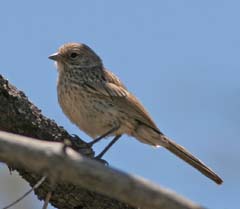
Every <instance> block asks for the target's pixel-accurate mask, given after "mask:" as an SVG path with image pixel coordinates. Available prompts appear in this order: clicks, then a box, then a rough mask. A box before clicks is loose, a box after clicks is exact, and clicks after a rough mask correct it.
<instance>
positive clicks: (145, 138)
mask: <svg viewBox="0 0 240 209" xmlns="http://www.w3.org/2000/svg"><path fill="white" fill-rule="evenodd" d="M48 58H49V59H51V60H54V61H55V64H56V67H57V71H58V79H57V95H58V102H59V104H60V106H61V108H62V110H63V112H64V113H65V115H66V116H67V117H68V118H69V119H70V121H71V122H72V123H74V124H75V125H77V126H78V127H79V129H80V130H82V131H83V132H85V133H86V134H87V135H89V136H90V137H92V138H93V140H92V141H91V142H89V145H90V146H93V145H94V144H95V143H97V142H98V141H100V140H101V139H103V138H106V137H113V139H112V141H110V143H109V144H108V145H107V146H106V147H105V148H104V150H103V151H102V152H101V153H100V154H99V155H98V156H96V158H97V159H101V158H102V156H103V155H104V154H105V153H106V152H107V151H108V150H109V149H110V147H112V145H113V144H114V143H115V142H116V141H118V140H119V139H120V137H121V136H122V135H124V134H125V135H128V136H131V137H134V138H136V139H137V140H139V141H140V142H142V143H144V144H148V145H151V146H154V147H164V148H166V149H167V150H169V151H170V152H171V153H173V154H175V155H176V156H177V157H179V158H181V159H182V160H184V161H185V162H186V163H188V164H190V165H191V166H193V167H194V168H195V169H197V170H198V171H200V172H201V173H202V174H204V175H205V176H206V177H208V178H210V179H211V180H213V181H214V182H215V183H217V184H221V183H222V182H223V180H222V179H221V178H220V177H219V176H218V175H217V174H216V173H215V172H214V171H213V170H212V169H211V168H209V167H208V166H206V165H205V164H204V163H203V162H202V161H201V160H199V159H198V158H196V157H194V156H193V154H191V153H190V152H189V151H187V149H185V148H184V147H183V146H181V145H178V144H177V143H176V142H174V141H173V140H172V139H170V138H169V137H167V136H166V135H165V134H163V133H162V132H161V131H160V129H159V128H158V127H157V125H156V124H155V123H154V121H153V119H152V118H151V116H150V115H149V113H148V112H147V110H146V109H145V108H144V106H143V105H142V104H141V103H140V101H139V100H138V99H137V98H136V97H135V96H134V95H133V94H132V93H131V92H130V91H129V90H128V89H127V88H126V86H125V85H124V84H123V83H122V81H121V80H120V79H119V78H118V77H117V76H116V75H115V74H113V73H112V72H111V71H110V70H108V69H107V68H105V66H104V64H103V61H102V59H101V58H100V57H99V55H97V54H96V53H95V52H94V51H93V50H92V49H91V48H90V47H89V46H87V45H86V44H83V43H65V44H63V45H62V46H60V48H59V49H58V50H57V52H56V53H54V54H52V55H50V56H49V57H48Z"/></svg>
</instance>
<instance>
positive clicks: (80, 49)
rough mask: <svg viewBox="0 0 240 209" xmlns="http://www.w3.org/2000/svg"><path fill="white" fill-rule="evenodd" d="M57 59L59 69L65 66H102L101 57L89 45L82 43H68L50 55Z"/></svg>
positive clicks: (50, 57)
mask: <svg viewBox="0 0 240 209" xmlns="http://www.w3.org/2000/svg"><path fill="white" fill-rule="evenodd" d="M48 58H49V59H52V60H54V61H56V63H57V66H58V69H59V70H60V71H61V69H62V68H63V66H67V67H68V68H91V67H95V66H102V61H101V59H100V57H99V56H98V55H97V54H96V53H95V52H94V51H93V50H92V49H91V48H90V47H88V46H87V45H85V44H81V43H67V44H64V45H62V46H61V47H60V48H59V49H58V51H57V52H56V53H54V54H52V55H50V56H49V57H48Z"/></svg>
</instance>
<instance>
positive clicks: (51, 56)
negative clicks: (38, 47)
mask: <svg viewBox="0 0 240 209" xmlns="http://www.w3.org/2000/svg"><path fill="white" fill-rule="evenodd" d="M48 58H49V59H51V60H54V61H58V60H59V58H60V55H59V53H58V52H56V53H54V54H51V55H50V56H49V57H48Z"/></svg>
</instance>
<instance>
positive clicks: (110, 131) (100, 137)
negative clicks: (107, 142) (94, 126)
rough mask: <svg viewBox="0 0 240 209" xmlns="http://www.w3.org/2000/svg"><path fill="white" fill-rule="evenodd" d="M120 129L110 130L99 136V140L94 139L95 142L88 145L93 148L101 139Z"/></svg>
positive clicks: (115, 127)
mask: <svg viewBox="0 0 240 209" xmlns="http://www.w3.org/2000/svg"><path fill="white" fill-rule="evenodd" d="M118 128H119V127H117V126H114V127H113V128H112V129H110V130H109V131H107V132H106V133H105V134H103V135H101V136H99V137H98V138H96V139H94V140H93V141H91V142H89V143H88V145H89V146H90V147H91V146H93V145H94V144H95V143H97V142H99V141H100V140H101V139H103V138H105V137H106V136H109V135H110V134H111V133H113V132H114V131H116V130H118Z"/></svg>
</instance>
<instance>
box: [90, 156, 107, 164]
mask: <svg viewBox="0 0 240 209" xmlns="http://www.w3.org/2000/svg"><path fill="white" fill-rule="evenodd" d="M93 159H94V160H96V161H98V162H99V163H102V164H104V165H105V166H109V164H108V162H107V161H106V160H104V159H101V157H99V156H96V157H94V158H93Z"/></svg>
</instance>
